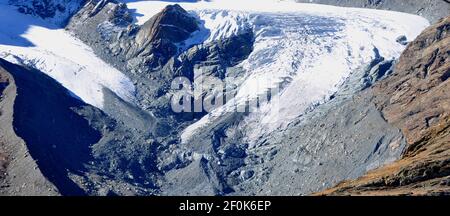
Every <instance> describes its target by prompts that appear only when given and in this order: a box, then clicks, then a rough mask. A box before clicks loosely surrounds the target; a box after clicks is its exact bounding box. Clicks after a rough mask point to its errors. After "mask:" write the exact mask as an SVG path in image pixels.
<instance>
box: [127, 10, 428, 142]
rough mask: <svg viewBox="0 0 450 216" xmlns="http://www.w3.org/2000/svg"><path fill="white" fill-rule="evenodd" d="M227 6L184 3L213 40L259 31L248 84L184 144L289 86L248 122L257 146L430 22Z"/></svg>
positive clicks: (191, 130) (390, 55)
mask: <svg viewBox="0 0 450 216" xmlns="http://www.w3.org/2000/svg"><path fill="white" fill-rule="evenodd" d="M264 2H265V3H267V2H270V1H264ZM221 3H222V1H213V2H211V3H207V2H202V3H196V4H193V3H190V4H188V3H184V4H182V6H183V7H187V9H191V12H192V13H194V14H196V15H197V16H198V17H199V18H200V19H202V20H203V21H204V22H205V27H206V28H210V32H211V34H210V38H209V39H208V40H207V41H210V40H214V39H217V38H221V37H226V36H229V35H233V34H238V33H239V31H240V30H241V29H246V28H251V29H253V31H254V32H255V35H256V38H255V44H254V51H253V52H252V54H251V55H250V56H249V58H248V59H247V60H245V61H244V62H242V63H241V64H240V66H241V67H242V68H244V69H245V71H246V72H245V74H243V75H242V76H241V77H239V79H241V81H242V84H241V85H240V86H239V89H238V93H237V96H236V97H235V98H234V99H233V100H232V101H230V102H229V103H228V104H225V105H224V106H222V107H219V108H217V109H215V110H213V111H212V112H211V113H210V114H209V115H207V116H205V117H203V118H202V119H201V120H199V121H198V122H196V123H194V124H192V125H190V126H189V127H187V128H186V129H185V130H184V132H183V133H182V135H181V138H182V140H183V141H184V142H186V141H188V140H189V139H190V137H191V136H192V135H193V134H195V133H196V131H197V130H198V129H200V128H203V127H204V126H206V125H208V124H210V123H211V122H214V121H215V120H216V119H219V118H220V117H221V116H223V114H224V113H226V112H233V111H234V109H235V104H236V103H237V104H239V103H243V102H244V101H246V100H248V99H252V98H256V97H257V96H261V95H262V94H264V93H266V92H267V91H268V90H270V89H271V88H274V87H276V86H278V85H280V83H282V84H283V85H282V86H283V88H282V89H281V91H280V94H279V97H276V98H274V99H273V100H272V101H271V102H270V103H267V104H264V105H263V106H262V107H261V109H260V111H259V112H255V113H251V114H250V115H249V116H248V117H246V118H245V119H244V121H242V122H241V123H240V127H241V128H243V129H242V130H243V131H245V133H246V136H247V138H246V139H247V141H248V142H249V143H253V141H255V140H257V139H260V138H261V137H262V136H265V135H267V134H269V133H270V132H272V131H274V130H276V129H280V128H283V127H285V126H286V125H288V124H289V123H290V122H291V121H292V120H294V119H295V118H297V117H299V116H301V115H302V114H304V113H305V112H306V111H307V110H308V109H309V108H311V107H314V106H315V105H317V104H321V103H324V102H326V101H327V100H329V98H330V96H331V95H333V94H334V93H335V92H336V91H337V90H338V88H339V87H340V85H341V84H342V83H343V82H344V81H345V80H346V78H347V77H349V76H350V75H351V72H352V71H354V70H355V69H357V68H361V67H363V66H365V65H367V64H368V63H370V62H371V61H372V60H373V59H374V58H375V57H376V56H378V55H381V56H382V57H384V58H385V59H394V58H397V57H398V56H399V55H400V53H401V52H402V50H403V49H404V48H405V46H403V45H401V44H399V43H397V42H396V39H397V38H398V37H399V36H402V35H405V36H406V37H407V38H408V39H409V40H413V39H414V38H415V37H416V36H417V35H418V34H419V33H420V31H422V30H423V29H424V28H425V27H427V26H428V25H429V23H428V21H427V20H425V19H424V18H422V17H419V16H415V15H409V14H404V13H398V12H388V11H377V10H368V9H355V8H339V7H331V6H323V5H310V4H297V3H296V4H292V3H289V2H287V3H282V2H281V3H274V4H273V5H274V7H270V6H267V5H266V6H264V7H263V8H264V10H261V11H256V10H257V8H258V7H253V8H251V9H250V8H245V7H234V6H230V5H229V4H226V5H225V6H223V7H222V8H227V7H229V8H230V9H229V10H224V9H219V8H221V6H220V5H221ZM150 4H161V2H148V3H137V2H136V3H132V4H130V8H133V9H136V11H137V12H139V13H143V14H144V16H146V15H145V11H146V10H145V9H143V8H148V6H149V5H150ZM208 4H209V5H208ZM244 5H245V4H244ZM144 6H146V7H144ZM255 8H256V9H255ZM270 8H272V11H271V10H270ZM280 11H281V12H280Z"/></svg>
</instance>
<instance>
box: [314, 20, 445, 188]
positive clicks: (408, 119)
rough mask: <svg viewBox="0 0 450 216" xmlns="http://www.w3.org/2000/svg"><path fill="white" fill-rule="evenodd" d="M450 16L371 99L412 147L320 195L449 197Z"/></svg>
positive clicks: (417, 44)
mask: <svg viewBox="0 0 450 216" xmlns="http://www.w3.org/2000/svg"><path fill="white" fill-rule="evenodd" d="M449 57H450V17H447V18H445V19H442V20H440V21H439V22H438V23H437V24H434V25H432V26H430V27H429V28H427V29H426V30H425V31H424V32H423V33H422V34H421V35H420V36H419V37H418V38H417V39H416V40H415V41H414V42H412V43H411V44H409V46H408V47H407V48H406V50H405V52H404V53H403V54H402V56H401V57H400V59H399V62H398V64H397V65H396V68H395V73H394V74H393V75H392V76H391V77H389V78H387V79H386V80H384V81H382V82H380V83H379V84H377V85H376V86H375V87H374V88H372V89H370V90H369V91H368V92H365V93H364V94H373V95H374V102H375V104H376V105H377V108H378V109H379V110H380V111H381V112H382V113H383V115H384V117H385V119H386V120H387V121H388V122H389V123H391V124H393V125H395V126H396V127H398V128H400V129H401V130H402V132H403V134H404V135H405V137H406V139H407V142H408V147H407V149H406V151H405V153H404V155H403V158H402V159H400V160H399V161H397V162H395V163H393V164H390V165H388V166H385V167H382V168H380V169H377V170H374V171H371V172H369V173H367V174H366V175H365V176H363V177H361V178H359V179H357V180H354V181H347V182H343V183H340V184H339V185H337V186H336V187H335V188H332V189H329V190H327V191H324V192H322V193H319V195H450V79H449V78H450V58H449Z"/></svg>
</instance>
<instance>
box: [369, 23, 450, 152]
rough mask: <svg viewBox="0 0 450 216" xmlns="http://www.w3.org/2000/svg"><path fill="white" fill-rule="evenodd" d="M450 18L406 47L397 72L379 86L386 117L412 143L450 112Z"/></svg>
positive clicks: (434, 26) (377, 88)
mask: <svg viewBox="0 0 450 216" xmlns="http://www.w3.org/2000/svg"><path fill="white" fill-rule="evenodd" d="M449 55H450V17H448V18H446V19H444V20H442V21H440V22H439V23H437V24H435V25H433V26H431V27H430V28H428V29H426V30H425V31H424V32H423V33H422V34H421V35H420V36H419V37H418V38H417V39H416V40H415V41H413V42H412V43H411V44H409V46H408V47H407V48H406V50H405V51H404V53H403V54H402V55H401V57H400V59H399V62H398V64H397V65H396V68H395V73H394V74H393V75H392V76H391V77H390V78H389V79H387V80H385V81H383V82H381V83H380V84H379V85H376V87H375V88H374V93H375V95H377V97H376V102H377V104H378V105H379V109H380V110H381V111H382V112H383V114H384V116H385V118H386V119H387V120H388V121H389V122H390V123H393V124H394V125H395V126H397V127H399V128H401V129H402V131H403V133H404V134H405V135H406V138H407V140H408V143H409V144H414V143H416V142H418V141H419V140H421V139H422V138H423V136H426V135H427V134H428V133H430V132H431V129H432V128H433V126H436V125H438V124H439V123H440V122H441V121H442V120H444V119H446V118H447V117H448V116H449V115H450V94H449V90H450V82H449V81H448V78H449V75H450V58H449V57H450V56H449Z"/></svg>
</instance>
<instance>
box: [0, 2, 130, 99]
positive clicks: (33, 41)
mask: <svg viewBox="0 0 450 216" xmlns="http://www.w3.org/2000/svg"><path fill="white" fill-rule="evenodd" d="M0 26H1V28H0V57H1V58H5V59H6V60H9V61H12V62H16V63H23V64H26V65H29V66H31V67H34V68H36V69H39V70H41V71H42V72H44V73H46V74H48V75H49V76H51V77H52V78H54V79H55V80H57V81H58V82H60V83H61V84H62V85H63V86H65V87H66V88H67V89H69V90H70V91H71V93H73V94H75V95H76V96H77V97H79V98H81V99H82V100H83V101H85V102H86V103H89V104H91V105H94V106H96V107H99V108H102V107H103V93H102V88H103V87H107V88H109V89H111V90H112V91H114V92H116V93H117V95H119V96H120V97H122V98H123V99H125V100H128V101H132V100H133V97H134V96H133V95H134V86H133V83H132V82H131V81H130V80H129V79H128V78H127V77H126V76H125V75H123V74H122V73H121V72H120V71H118V70H116V69H114V68H113V67H111V66H109V65H108V64H106V63H104V62H103V61H102V60H101V59H99V58H98V57H97V56H96V55H95V54H94V53H93V51H92V50H91V48H90V47H88V46H87V45H85V44H83V43H82V42H81V41H79V40H78V39H75V38H74V37H72V36H70V34H69V33H67V32H66V31H65V30H64V29H62V28H60V27H56V26H54V25H52V24H49V23H48V22H46V21H44V20H41V19H40V18H37V17H33V16H27V15H24V14H21V13H18V12H17V11H16V9H15V8H13V7H11V6H8V5H6V2H5V1H0Z"/></svg>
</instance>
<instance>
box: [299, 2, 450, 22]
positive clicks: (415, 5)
mask: <svg viewBox="0 0 450 216" xmlns="http://www.w3.org/2000/svg"><path fill="white" fill-rule="evenodd" d="M297 2H301V3H318V4H329V5H336V6H344V7H362V8H373V9H382V10H393V11H399V12H405V13H411V14H417V15H420V16H423V17H425V18H427V19H428V20H429V21H430V22H432V23H434V22H437V21H438V20H439V19H440V18H443V17H446V16H448V15H449V11H450V2H449V1H447V0H297Z"/></svg>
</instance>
